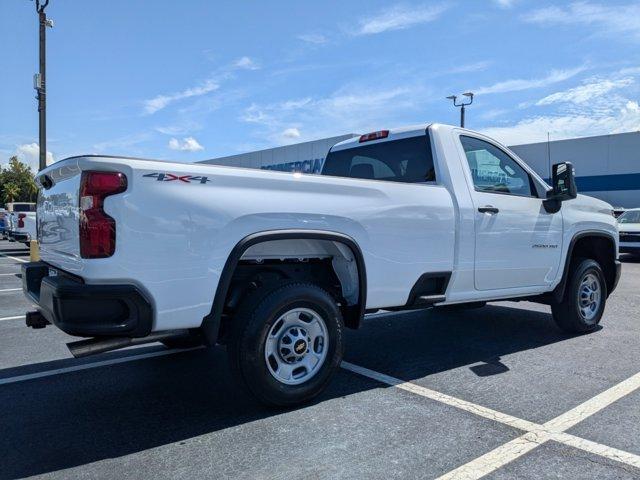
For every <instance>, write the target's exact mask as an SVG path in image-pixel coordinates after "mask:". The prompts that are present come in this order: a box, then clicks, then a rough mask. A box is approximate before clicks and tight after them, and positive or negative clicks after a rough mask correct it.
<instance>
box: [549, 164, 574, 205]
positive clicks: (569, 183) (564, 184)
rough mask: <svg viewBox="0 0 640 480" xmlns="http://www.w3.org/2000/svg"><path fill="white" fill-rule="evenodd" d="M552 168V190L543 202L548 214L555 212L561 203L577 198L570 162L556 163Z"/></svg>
mask: <svg viewBox="0 0 640 480" xmlns="http://www.w3.org/2000/svg"><path fill="white" fill-rule="evenodd" d="M552 168H553V170H552V172H553V173H552V180H551V186H552V188H551V190H549V191H548V192H547V199H546V200H545V201H544V202H543V203H544V207H545V209H546V210H547V212H549V213H555V212H557V211H558V210H560V206H561V203H562V202H564V201H565V200H571V199H573V198H576V197H577V196H578V187H577V186H576V174H575V170H574V169H573V165H572V164H571V162H563V163H556V164H555V165H554V166H553V167H552Z"/></svg>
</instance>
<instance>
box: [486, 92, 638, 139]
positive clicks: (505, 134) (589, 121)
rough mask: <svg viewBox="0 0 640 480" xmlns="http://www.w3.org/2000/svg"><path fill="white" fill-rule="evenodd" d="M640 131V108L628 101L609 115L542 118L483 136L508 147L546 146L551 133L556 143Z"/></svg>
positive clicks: (608, 113) (522, 122)
mask: <svg viewBox="0 0 640 480" xmlns="http://www.w3.org/2000/svg"><path fill="white" fill-rule="evenodd" d="M630 131H640V106H639V105H638V102H635V101H631V100H628V101H627V102H626V103H625V104H624V106H623V107H621V108H618V109H614V110H611V111H609V112H607V113H605V114H597V113H595V112H593V111H591V112H590V111H585V112H577V113H568V114H564V115H542V116H536V117H532V118H526V119H524V120H521V121H520V122H518V123H516V124H515V125H512V126H507V127H489V128H485V129H482V132H483V133H484V134H486V135H489V136H491V137H493V138H495V139H497V140H499V141H501V142H502V143H504V144H506V145H519V144H523V143H533V142H544V141H546V140H547V132H549V133H550V135H551V138H552V139H553V140H560V139H563V138H574V137H584V136H591V135H606V134H610V133H621V132H630Z"/></svg>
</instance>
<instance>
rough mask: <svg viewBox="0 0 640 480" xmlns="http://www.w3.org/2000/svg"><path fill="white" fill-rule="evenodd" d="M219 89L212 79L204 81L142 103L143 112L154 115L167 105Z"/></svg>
mask: <svg viewBox="0 0 640 480" xmlns="http://www.w3.org/2000/svg"><path fill="white" fill-rule="evenodd" d="M218 88H220V85H218V83H216V82H215V81H213V80H212V79H209V80H206V81H205V82H204V83H202V84H201V85H198V86H196V87H192V88H187V89H186V90H183V91H181V92H178V93H173V94H171V95H157V96H156V97H153V98H151V99H149V100H145V101H144V111H145V113H148V114H153V113H156V112H157V111H159V110H162V109H163V108H165V107H167V106H168V105H169V104H171V103H173V102H176V101H178V100H182V99H185V98H191V97H199V96H201V95H206V94H207V93H210V92H213V91H214V90H217V89H218Z"/></svg>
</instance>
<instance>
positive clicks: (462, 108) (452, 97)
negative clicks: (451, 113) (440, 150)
mask: <svg viewBox="0 0 640 480" xmlns="http://www.w3.org/2000/svg"><path fill="white" fill-rule="evenodd" d="M462 95H463V96H465V97H467V98H468V99H469V101H468V102H467V103H464V101H462V102H460V103H456V100H457V98H458V97H457V95H449V96H448V97H447V98H448V99H449V100H453V106H454V107H460V126H461V127H462V128H464V120H465V118H464V117H465V111H466V107H467V106H468V105H471V104H472V103H473V92H466V93H463V94H462Z"/></svg>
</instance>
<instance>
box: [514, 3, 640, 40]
mask: <svg viewBox="0 0 640 480" xmlns="http://www.w3.org/2000/svg"><path fill="white" fill-rule="evenodd" d="M523 18H524V20H525V21H527V22H530V23H537V24H540V25H544V26H551V25H582V26H588V27H592V28H596V29H598V30H599V32H600V33H605V34H607V35H615V36H616V38H622V39H624V38H629V37H633V38H635V39H636V40H640V4H639V3H637V2H635V3H629V4H627V5H606V4H604V5H603V4H598V3H591V2H574V3H572V4H570V5H569V6H567V7H557V6H551V7H545V8H540V9H537V10H534V11H532V12H530V13H528V14H527V15H525V16H524V17H523Z"/></svg>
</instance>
